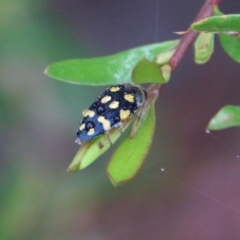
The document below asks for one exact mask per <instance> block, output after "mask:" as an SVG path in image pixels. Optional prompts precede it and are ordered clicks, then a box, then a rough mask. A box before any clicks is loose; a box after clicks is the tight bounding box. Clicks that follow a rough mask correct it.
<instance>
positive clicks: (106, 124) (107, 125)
mask: <svg viewBox="0 0 240 240" xmlns="http://www.w3.org/2000/svg"><path fill="white" fill-rule="evenodd" d="M97 120H98V122H100V123H102V125H103V129H104V130H105V131H108V130H109V129H111V125H110V121H109V120H107V119H105V118H104V117H103V116H100V117H98V119H97Z"/></svg>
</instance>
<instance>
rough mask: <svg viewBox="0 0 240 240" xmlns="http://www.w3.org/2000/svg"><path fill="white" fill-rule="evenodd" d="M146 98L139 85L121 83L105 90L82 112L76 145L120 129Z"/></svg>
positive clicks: (145, 93)
mask: <svg viewBox="0 0 240 240" xmlns="http://www.w3.org/2000/svg"><path fill="white" fill-rule="evenodd" d="M146 98H147V92H146V91H145V90H144V88H143V87H141V86H140V85H136V84H133V83H123V84H119V85H115V86H111V87H109V88H107V89H106V90H105V91H104V92H103V94H102V95H101V96H100V97H98V98H97V99H96V100H95V102H94V103H93V104H92V105H91V106H90V107H89V109H86V110H84V111H83V119H82V120H81V123H80V126H79V128H78V130H77V132H76V136H77V139H76V143H78V144H81V143H82V142H84V141H88V140H91V139H92V138H94V137H97V136H98V135H100V134H104V133H108V131H110V130H111V129H112V128H121V125H122V123H123V122H124V121H125V120H126V119H128V118H130V117H132V116H134V114H135V113H136V112H137V110H138V109H139V108H140V107H142V106H143V105H144V103H145V100H146Z"/></svg>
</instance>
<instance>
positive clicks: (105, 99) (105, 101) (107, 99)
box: [101, 96, 112, 103]
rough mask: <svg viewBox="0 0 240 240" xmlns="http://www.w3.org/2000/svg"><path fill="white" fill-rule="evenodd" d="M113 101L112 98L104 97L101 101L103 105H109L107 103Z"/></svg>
mask: <svg viewBox="0 0 240 240" xmlns="http://www.w3.org/2000/svg"><path fill="white" fill-rule="evenodd" d="M111 99H112V98H111V96H105V97H103V98H102V99H101V102H102V103H107V102H109V101H110V100H111Z"/></svg>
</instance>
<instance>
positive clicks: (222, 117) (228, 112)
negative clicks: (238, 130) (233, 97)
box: [207, 105, 240, 130]
mask: <svg viewBox="0 0 240 240" xmlns="http://www.w3.org/2000/svg"><path fill="white" fill-rule="evenodd" d="M236 126H240V107H239V106H233V105H227V106H224V107H223V108H221V109H220V110H219V112H218V113H217V114H216V115H215V116H214V117H213V118H212V119H211V120H210V122H209V124H208V126H207V129H209V130H221V129H225V128H229V127H236Z"/></svg>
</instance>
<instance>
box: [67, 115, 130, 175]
mask: <svg viewBox="0 0 240 240" xmlns="http://www.w3.org/2000/svg"><path fill="white" fill-rule="evenodd" d="M132 120H133V119H128V120H126V121H125V122H124V123H123V126H122V132H124V131H125V130H126V129H127V128H128V127H129V125H130V124H131V122H132ZM120 137H121V131H120V130H119V129H118V128H114V129H112V130H111V131H110V132H109V137H108V136H107V135H106V134H104V135H101V136H99V137H97V138H94V139H92V140H91V141H87V142H84V143H83V144H82V145H81V147H80V148H79V150H78V151H77V153H76V155H75V157H74V158H73V160H72V162H71V164H70V166H69V167H68V169H67V171H69V172H72V171H77V170H81V169H84V168H86V167H87V166H89V165H90V164H91V163H93V162H94V161H95V160H97V158H99V157H100V156H101V155H102V154H104V153H105V152H106V151H107V150H108V149H109V148H110V147H111V143H112V144H113V143H115V142H116V141H117V140H118V138H120ZM109 140H111V143H110V141H109Z"/></svg>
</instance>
